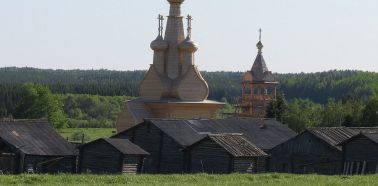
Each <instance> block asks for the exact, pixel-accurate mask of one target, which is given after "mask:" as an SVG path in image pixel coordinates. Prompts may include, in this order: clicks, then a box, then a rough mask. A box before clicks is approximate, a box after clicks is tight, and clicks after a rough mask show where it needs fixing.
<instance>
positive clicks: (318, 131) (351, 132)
mask: <svg viewBox="0 0 378 186" xmlns="http://www.w3.org/2000/svg"><path fill="white" fill-rule="evenodd" d="M307 131H308V132H310V133H311V134H313V135H315V136H316V137H318V138H319V139H321V140H323V141H325V142H326V143H328V144H329V145H331V146H333V147H335V148H337V149H338V150H341V147H340V146H338V145H339V144H340V143H342V142H344V141H346V140H348V139H350V138H352V137H353V136H356V135H358V134H359V133H360V132H368V131H370V132H371V131H378V128H357V127H354V128H348V127H320V128H309V129H307Z"/></svg>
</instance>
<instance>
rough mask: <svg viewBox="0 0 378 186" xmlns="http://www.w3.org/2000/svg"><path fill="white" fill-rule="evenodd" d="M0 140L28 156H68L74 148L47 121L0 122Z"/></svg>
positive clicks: (72, 152)
mask: <svg viewBox="0 0 378 186" xmlns="http://www.w3.org/2000/svg"><path fill="white" fill-rule="evenodd" d="M0 138H1V140H2V141H4V142H5V143H7V144H9V145H11V146H13V147H14V148H16V149H19V150H20V151H22V152H23V153H25V154H28V155H44V156H69V155H74V152H75V146H74V145H72V144H70V143H69V142H68V141H66V140H65V139H63V137H62V136H61V135H59V134H58V133H57V132H56V131H55V130H54V129H53V128H52V127H50V125H49V124H48V122H47V121H37V120H15V121H0Z"/></svg>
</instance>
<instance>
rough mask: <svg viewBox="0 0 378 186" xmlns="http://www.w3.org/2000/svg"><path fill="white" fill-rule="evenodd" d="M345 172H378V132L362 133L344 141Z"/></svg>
mask: <svg viewBox="0 0 378 186" xmlns="http://www.w3.org/2000/svg"><path fill="white" fill-rule="evenodd" d="M340 146H342V149H343V162H344V164H343V174H346V175H354V174H375V173H378V133H376V131H375V132H373V131H370V132H364V133H360V134H358V135H356V136H354V137H352V138H350V139H348V140H346V141H344V142H342V143H340Z"/></svg>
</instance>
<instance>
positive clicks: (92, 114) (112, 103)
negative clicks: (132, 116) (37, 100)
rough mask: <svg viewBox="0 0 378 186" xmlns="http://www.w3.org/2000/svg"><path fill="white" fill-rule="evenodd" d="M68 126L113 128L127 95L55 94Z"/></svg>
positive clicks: (128, 98) (127, 98)
mask: <svg viewBox="0 0 378 186" xmlns="http://www.w3.org/2000/svg"><path fill="white" fill-rule="evenodd" d="M57 98H58V99H59V100H61V102H62V103H63V111H64V113H65V115H66V117H67V120H68V127H69V128H114V127H115V122H116V120H117V117H118V114H119V113H120V112H121V111H122V109H123V106H124V102H125V101H126V100H130V99H132V98H131V97H127V96H97V95H85V94H64V95H57Z"/></svg>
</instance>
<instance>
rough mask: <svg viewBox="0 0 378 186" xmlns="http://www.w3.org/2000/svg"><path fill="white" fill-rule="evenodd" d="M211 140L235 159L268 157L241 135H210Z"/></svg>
mask: <svg viewBox="0 0 378 186" xmlns="http://www.w3.org/2000/svg"><path fill="white" fill-rule="evenodd" d="M209 138H210V139H211V140H212V141H214V142H215V143H217V144H218V145H220V146H221V147H222V148H223V149H225V150H226V151H227V152H228V153H230V154H231V155H232V156H234V157H261V156H268V155H267V154H266V153H265V152H264V151H263V150H261V149H260V148H258V147H256V146H255V145H254V144H253V143H251V142H249V141H248V140H246V139H245V138H244V137H243V136H242V135H240V134H210V135H209Z"/></svg>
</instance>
